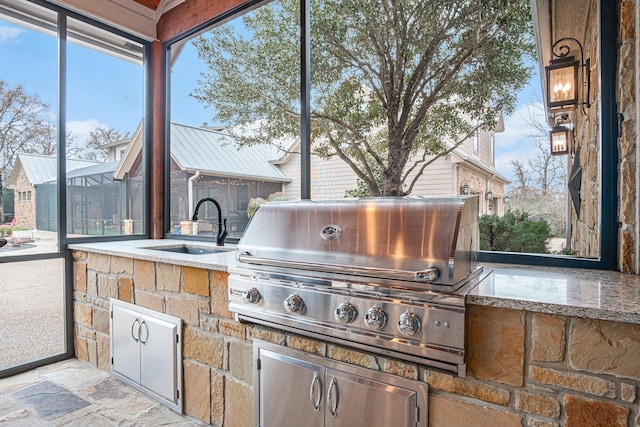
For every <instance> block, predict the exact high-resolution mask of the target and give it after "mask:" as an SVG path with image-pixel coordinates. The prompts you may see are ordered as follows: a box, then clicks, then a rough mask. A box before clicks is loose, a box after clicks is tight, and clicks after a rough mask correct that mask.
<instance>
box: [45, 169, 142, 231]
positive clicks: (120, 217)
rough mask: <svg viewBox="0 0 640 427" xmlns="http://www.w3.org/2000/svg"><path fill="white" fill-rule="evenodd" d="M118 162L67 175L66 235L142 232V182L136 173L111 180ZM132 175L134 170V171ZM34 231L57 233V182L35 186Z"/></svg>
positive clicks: (78, 170) (75, 171)
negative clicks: (35, 229)
mask: <svg viewBox="0 0 640 427" xmlns="http://www.w3.org/2000/svg"><path fill="white" fill-rule="evenodd" d="M116 166H117V163H116V162H110V163H104V164H101V165H97V166H90V167H87V168H82V169H77V170H74V171H72V172H70V173H68V174H67V180H66V184H67V197H66V201H67V207H68V208H67V232H68V233H69V234H71V235H85V236H109V235H123V234H134V233H136V232H138V233H140V232H142V231H143V230H142V227H143V222H142V202H141V199H140V198H141V197H142V191H141V190H142V185H141V184H142V181H141V178H140V174H139V172H136V173H135V175H131V174H126V175H125V177H124V179H122V180H116V179H114V178H113V174H114V171H115V169H116ZM134 172H135V171H134ZM35 187H36V228H37V229H39V230H47V231H57V229H56V228H57V226H56V223H57V222H56V221H57V218H56V209H55V206H56V204H55V203H56V202H55V200H56V191H57V190H56V183H55V182H46V183H43V184H39V185H36V186H35Z"/></svg>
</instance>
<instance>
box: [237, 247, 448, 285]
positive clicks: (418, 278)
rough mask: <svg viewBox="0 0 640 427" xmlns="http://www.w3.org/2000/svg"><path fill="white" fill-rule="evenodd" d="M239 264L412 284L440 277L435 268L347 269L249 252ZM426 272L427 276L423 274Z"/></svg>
mask: <svg viewBox="0 0 640 427" xmlns="http://www.w3.org/2000/svg"><path fill="white" fill-rule="evenodd" d="M236 258H237V260H238V261H240V262H246V263H249V264H259V265H268V266H271V267H284V268H292V269H296V268H298V269H303V270H314V271H318V272H322V273H346V274H353V275H361V276H373V277H380V276H384V277H388V278H392V279H400V280H407V281H413V282H423V283H424V282H433V281H435V280H437V279H438V278H439V277H440V274H439V272H438V269H437V268H435V267H427V268H426V269H425V270H423V271H405V270H393V269H387V268H375V267H349V266H345V265H340V264H329V263H326V262H323V263H319V262H309V261H287V260H279V259H273V258H261V257H256V256H253V255H251V253H249V252H242V253H239V254H238V255H237V256H236ZM425 272H428V273H429V274H425Z"/></svg>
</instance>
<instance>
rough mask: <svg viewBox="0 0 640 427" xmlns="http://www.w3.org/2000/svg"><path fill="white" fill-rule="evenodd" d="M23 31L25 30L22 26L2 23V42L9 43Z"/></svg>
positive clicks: (0, 39)
mask: <svg viewBox="0 0 640 427" xmlns="http://www.w3.org/2000/svg"><path fill="white" fill-rule="evenodd" d="M23 32H24V30H23V29H21V28H15V27H7V26H5V25H0V44H4V43H9V42H10V41H12V40H16V39H17V38H18V36H19V35H20V34H21V33H23Z"/></svg>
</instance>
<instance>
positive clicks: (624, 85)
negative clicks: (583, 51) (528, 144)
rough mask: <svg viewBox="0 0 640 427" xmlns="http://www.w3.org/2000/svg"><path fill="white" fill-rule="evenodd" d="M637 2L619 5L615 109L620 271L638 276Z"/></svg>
mask: <svg viewBox="0 0 640 427" xmlns="http://www.w3.org/2000/svg"><path fill="white" fill-rule="evenodd" d="M636 7H637V5H636V0H623V1H621V2H620V33H619V38H620V40H619V42H620V43H619V48H618V94H617V98H618V108H619V112H620V114H621V115H622V116H621V119H622V123H621V127H620V130H621V131H622V133H621V135H620V139H619V142H618V144H619V145H618V150H619V173H620V177H619V180H618V182H619V184H618V194H619V197H620V208H619V209H620V212H619V221H620V231H619V243H620V245H619V249H618V251H619V254H620V256H619V261H618V268H619V269H620V271H624V272H627V273H631V272H633V273H640V271H639V270H638V268H639V267H638V263H639V262H640V260H638V259H637V257H638V247H637V246H638V212H637V206H638V202H637V197H638V190H637V187H638V175H637V174H638V171H637V169H638V165H637V160H638V155H640V153H639V151H638V143H637V138H638V135H637V126H638V120H637V114H638V112H637V109H636V95H637V78H638V77H637V64H638V58H637V50H638V47H637V43H636V19H638V18H637V16H638V12H637V9H636Z"/></svg>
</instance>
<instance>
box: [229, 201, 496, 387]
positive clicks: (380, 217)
mask: <svg viewBox="0 0 640 427" xmlns="http://www.w3.org/2000/svg"><path fill="white" fill-rule="evenodd" d="M478 240H479V233H478V198H477V197H476V196H472V197H451V198H374V199H361V200H344V201H330V202H312V201H296V202H276V203H266V204H264V205H263V206H261V207H260V208H259V209H258V211H257V212H256V214H255V215H254V217H253V218H252V219H251V221H250V223H249V225H248V226H247V229H246V231H245V233H244V236H243V237H242V239H241V240H240V243H239V244H238V255H237V259H238V261H239V264H238V265H237V266H236V267H231V268H230V269H229V272H230V275H229V309H230V310H231V311H232V312H234V313H236V316H237V318H238V319H240V320H244V321H249V322H254V323H259V324H263V325H268V326H275V327H278V328H280V329H284V330H288V331H293V332H296V333H299V334H302V335H306V336H310V337H315V338H319V339H323V340H327V341H330V342H336V343H340V344H344V345H348V346H350V347H355V348H359V349H365V350H367V351H371V352H374V353H379V354H382V355H386V356H390V357H397V358H400V359H403V360H409V361H413V362H418V363H423V364H427V365H431V366H435V367H439V368H443V369H447V370H451V371H455V372H457V373H458V374H460V375H465V295H466V293H467V292H468V291H469V290H470V289H471V288H472V287H473V286H475V285H476V284H477V283H478V282H479V281H480V280H482V279H483V278H484V277H486V276H487V275H488V272H486V271H483V269H482V267H480V266H478V263H477V252H478Z"/></svg>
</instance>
